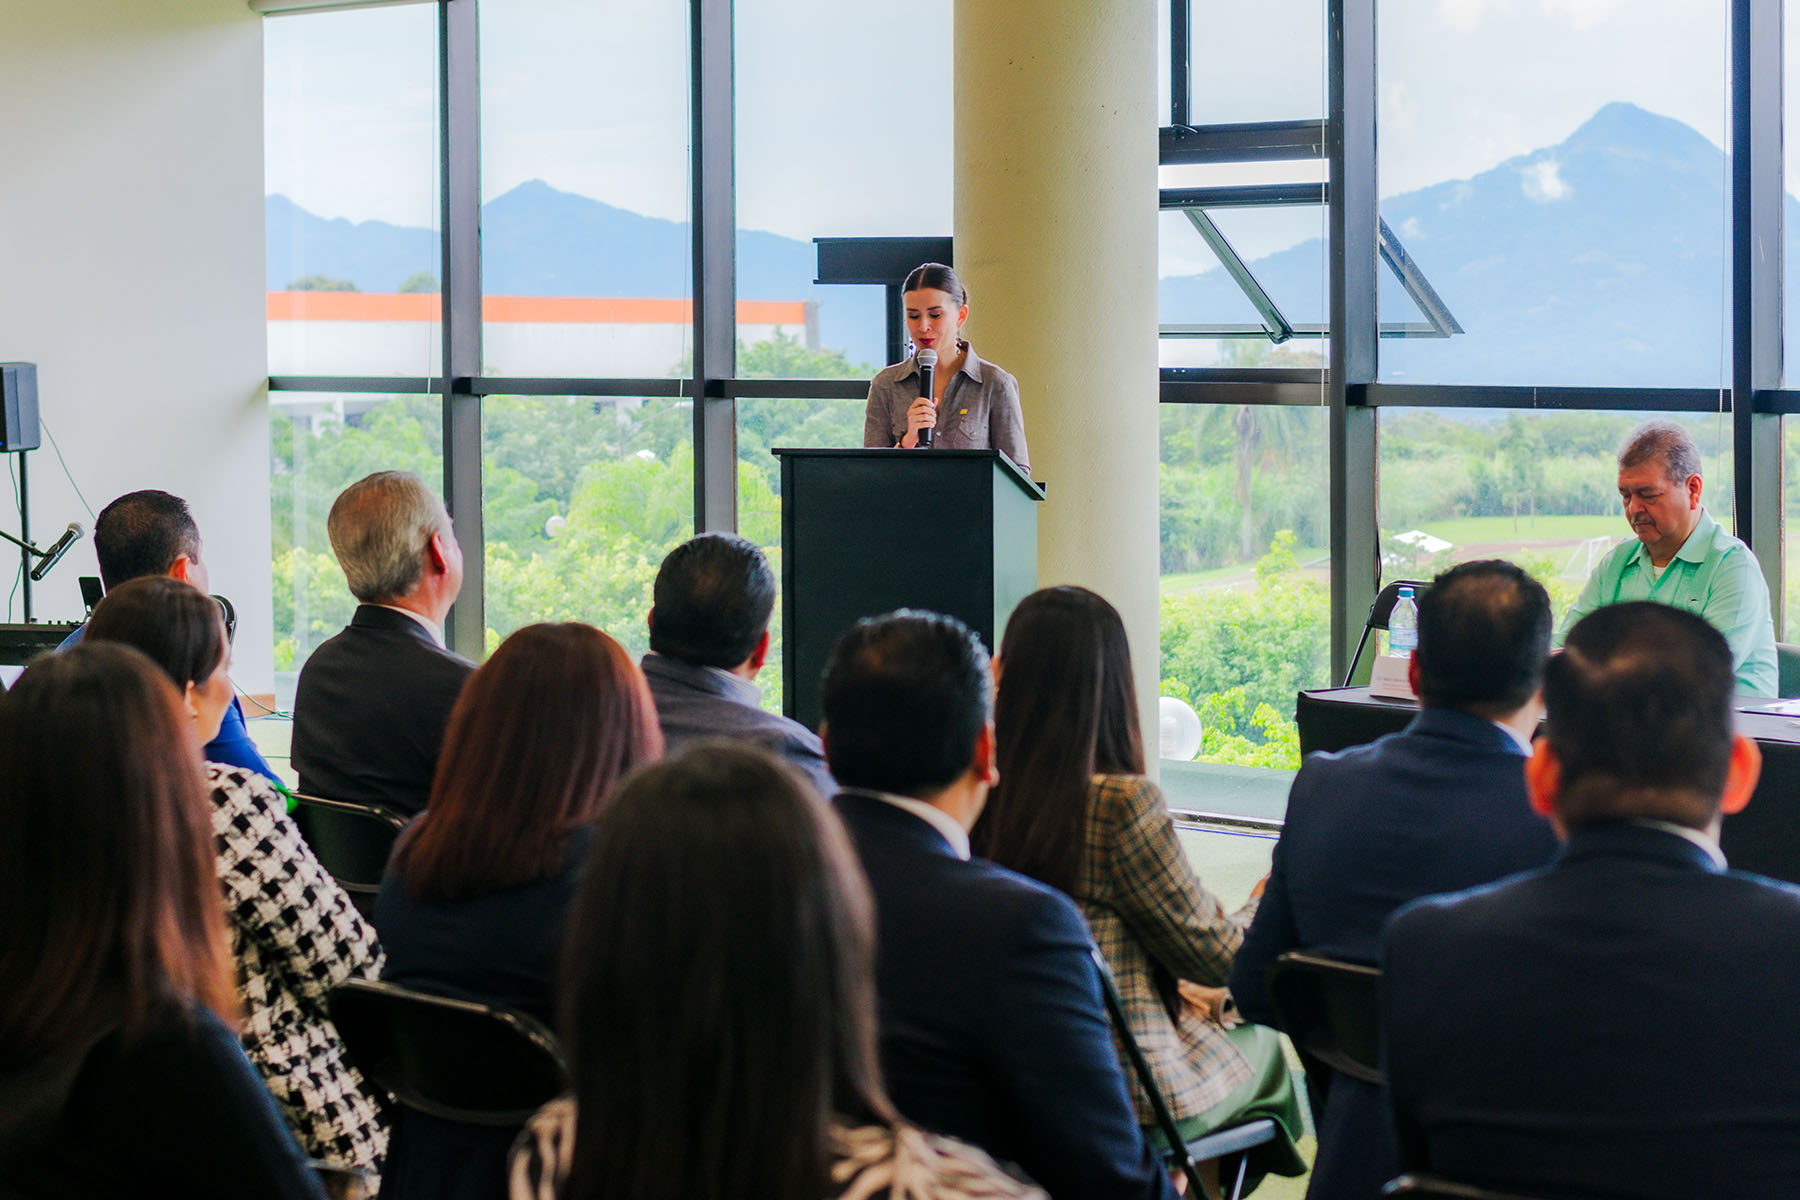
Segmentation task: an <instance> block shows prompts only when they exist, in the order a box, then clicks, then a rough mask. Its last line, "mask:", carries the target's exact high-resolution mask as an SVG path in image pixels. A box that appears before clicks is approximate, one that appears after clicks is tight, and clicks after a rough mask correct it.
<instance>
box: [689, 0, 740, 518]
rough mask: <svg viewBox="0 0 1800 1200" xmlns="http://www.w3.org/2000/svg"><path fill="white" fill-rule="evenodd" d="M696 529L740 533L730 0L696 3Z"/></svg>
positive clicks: (693, 60) (691, 9)
mask: <svg viewBox="0 0 1800 1200" xmlns="http://www.w3.org/2000/svg"><path fill="white" fill-rule="evenodd" d="M689 12H690V14H691V18H692V45H691V47H690V54H691V57H690V60H689V61H690V62H691V63H692V71H693V78H692V89H693V98H692V118H693V188H694V191H693V234H694V375H693V380H692V384H693V391H692V394H693V398H694V528H695V529H696V530H702V531H703V530H708V529H724V530H735V529H736V528H737V404H736V402H735V401H734V400H733V399H732V398H731V397H730V396H728V395H725V394H724V392H723V389H722V387H720V386H718V385H720V384H721V383H722V381H725V380H729V379H731V378H732V377H733V376H735V375H736V374H737V248H736V247H737V231H736V220H737V196H736V187H737V183H736V177H735V174H734V168H733V148H732V142H733V139H734V138H735V136H736V130H735V129H734V128H733V122H732V112H733V98H732V44H731V39H732V26H731V0H693V2H692V3H691V4H690V5H689Z"/></svg>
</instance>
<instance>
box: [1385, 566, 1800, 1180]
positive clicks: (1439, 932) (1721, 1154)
mask: <svg viewBox="0 0 1800 1200" xmlns="http://www.w3.org/2000/svg"><path fill="white" fill-rule="evenodd" d="M1731 661H1732V659H1731V647H1730V645H1729V644H1728V643H1727V642H1726V640H1725V638H1724V637H1723V635H1721V634H1720V633H1719V632H1718V631H1717V630H1716V629H1714V628H1713V627H1712V626H1711V625H1709V624H1708V623H1707V622H1706V621H1705V620H1704V619H1702V618H1700V617H1698V616H1695V615H1693V614H1690V613H1685V612H1681V611H1679V610H1677V609H1674V608H1672V607H1669V606H1666V605H1662V604H1656V603H1651V602H1638V603H1631V604H1619V605H1613V606H1611V607H1608V608H1602V609H1599V610H1597V611H1596V612H1594V613H1593V614H1591V615H1589V616H1587V617H1585V618H1583V619H1582V620H1581V621H1580V622H1578V623H1577V624H1576V625H1575V627H1574V629H1572V630H1571V631H1570V633H1569V636H1568V639H1567V641H1566V642H1565V643H1564V650H1563V653H1562V654H1560V655H1558V656H1557V657H1556V658H1554V659H1552V660H1551V662H1550V665H1549V668H1548V670H1547V672H1546V675H1545V680H1544V699H1545V705H1546V707H1547V709H1548V720H1547V722H1546V725H1545V736H1544V737H1543V738H1542V739H1541V740H1539V742H1538V743H1537V746H1536V748H1535V750H1534V752H1533V754H1532V757H1531V760H1530V762H1529V763H1528V764H1527V766H1526V768H1525V774H1526V784H1527V787H1528V788H1529V789H1530V793H1531V800H1532V804H1533V805H1534V806H1535V807H1536V808H1537V810H1538V811H1539V812H1541V813H1543V814H1544V815H1546V816H1547V817H1549V818H1551V820H1552V821H1554V822H1555V824H1556V827H1557V829H1558V831H1559V832H1560V833H1561V834H1562V835H1563V836H1564V838H1565V844H1564V846H1563V850H1562V853H1561V855H1560V856H1559V857H1558V858H1557V859H1556V861H1555V862H1554V863H1553V864H1552V865H1550V866H1548V867H1545V868H1542V869H1540V870H1538V871H1534V872H1530V873H1528V874H1525V875H1521V876H1517V877H1515V878H1513V879H1509V880H1503V881H1501V882H1500V883H1496V884H1491V885H1489V886H1487V887H1483V888H1477V889H1473V890H1470V891H1466V892H1462V893H1460V894H1457V895H1453V896H1436V897H1428V898H1425V899H1422V900H1419V901H1416V902H1414V903H1413V904H1411V905H1409V906H1408V907H1406V908H1404V909H1402V910H1401V911H1400V912H1398V913H1396V914H1395V915H1394V918H1393V920H1392V921H1391V922H1390V923H1389V925H1388V930H1387V936H1386V947H1385V954H1384V957H1383V961H1382V967H1383V972H1384V975H1383V979H1382V1008H1383V1012H1382V1028H1383V1033H1384V1035H1385V1037H1386V1055H1387V1074H1388V1085H1389V1090H1390V1093H1391V1096H1392V1099H1393V1105H1394V1114H1395V1122H1396V1128H1397V1130H1398V1133H1399V1137H1400V1149H1401V1158H1402V1162H1403V1165H1405V1166H1407V1167H1408V1168H1410V1169H1417V1170H1429V1171H1431V1172H1432V1173H1434V1174H1439V1175H1444V1176H1448V1177H1450V1178H1453V1179H1456V1180H1458V1181H1462V1182H1467V1183H1471V1184H1475V1185H1479V1186H1483V1187H1489V1188H1494V1189H1498V1190H1501V1191H1508V1192H1514V1191H1516V1192H1523V1193H1525V1194H1527V1195H1532V1196H1543V1197H1553V1198H1554V1197H1568V1198H1573V1197H1582V1198H1584V1200H1603V1198H1607V1197H1634V1198H1644V1200H1657V1198H1660V1197H1667V1198H1669V1200H1674V1198H1676V1197H1682V1198H1687V1197H1693V1196H1733V1197H1776V1196H1794V1195H1800V1041H1797V1040H1796V1039H1795V1037H1794V1014H1795V1013H1796V1012H1800V888H1795V887H1793V886H1792V885H1790V884H1785V883H1776V882H1775V881H1773V880H1769V879H1763V878H1760V877H1758V876H1754V875H1748V874H1744V873H1742V872H1737V871H1731V870H1728V869H1727V868H1726V866H1725V861H1724V856H1723V855H1722V854H1720V852H1719V846H1718V835H1719V823H1720V820H1721V815H1722V813H1732V812H1737V811H1739V810H1740V809H1742V808H1743V807H1744V805H1745V804H1747V803H1748V802H1749V800H1750V794H1751V791H1752V790H1753V789H1754V788H1755V786H1756V777H1757V772H1758V770H1759V768H1760V766H1761V755H1760V754H1759V752H1758V750H1757V747H1756V744H1755V743H1754V742H1752V741H1750V740H1749V739H1748V738H1745V737H1743V736H1742V735H1735V734H1734V733H1733V731H1732V719H1733V712H1732V705H1731V695H1732V689H1733V686H1734V684H1733V679H1732V666H1731Z"/></svg>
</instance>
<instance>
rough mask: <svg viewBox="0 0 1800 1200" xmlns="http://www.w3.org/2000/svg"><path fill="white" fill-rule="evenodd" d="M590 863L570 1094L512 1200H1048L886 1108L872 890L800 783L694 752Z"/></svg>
mask: <svg viewBox="0 0 1800 1200" xmlns="http://www.w3.org/2000/svg"><path fill="white" fill-rule="evenodd" d="M594 843H595V844H594V852H593V855H592V858H591V859H590V861H589V870H588V872H587V875H586V877H585V879H584V881H583V883H582V885H581V891H580V893H579V894H578V897H577V899H576V902H575V910H574V912H573V914H572V915H571V918H570V931H569V938H568V945H567V949H566V951H565V954H564V962H565V963H566V964H567V967H568V975H567V978H566V979H565V980H564V987H563V989H562V1031H563V1040H564V1045H565V1046H567V1048H568V1051H569V1062H570V1066H571V1073H572V1075H573V1077H574V1085H575V1094H574V1096H573V1097H565V1098H563V1099H561V1100H557V1101H554V1102H552V1103H551V1104H549V1105H547V1106H545V1108H544V1109H543V1110H542V1111H541V1112H539V1113H538V1115H537V1116H536V1117H534V1118H533V1119H532V1122H531V1125H530V1127H529V1129H528V1130H527V1133H526V1136H525V1137H523V1138H521V1139H520V1143H519V1151H518V1153H517V1155H516V1157H515V1160H514V1161H515V1168H514V1171H513V1175H512V1197H513V1200H538V1197H546V1196H556V1197H559V1198H560V1200H602V1198H603V1197H619V1196H629V1197H631V1198H632V1200H690V1198H691V1197H699V1196H705V1197H711V1198H713V1200H775V1198H782V1197H794V1198H796V1200H798V1198H802V1197H803V1198H805V1200H826V1198H829V1197H837V1198H849V1197H854V1198H864V1197H890V1196H891V1197H894V1198H895V1200H900V1198H902V1197H906V1198H911V1200H976V1198H978V1197H983V1198H992V1200H1026V1198H1027V1197H1036V1198H1037V1200H1043V1193H1042V1192H1039V1191H1038V1190H1037V1189H1035V1188H1031V1187H1027V1186H1025V1185H1023V1184H1021V1183H1019V1182H1017V1181H1016V1180H1014V1179H1011V1178H1009V1177H1008V1176H1006V1175H1004V1174H1002V1173H1001V1171H1000V1169H999V1168H998V1167H996V1166H995V1165H994V1163H993V1161H992V1160H991V1159H989V1158H988V1157H987V1156H986V1155H985V1154H982V1153H981V1152H980V1151H979V1150H976V1149H974V1148H973V1147H970V1146H965V1145H963V1144H961V1143H959V1142H954V1141H951V1140H950V1139H948V1138H942V1137H936V1136H933V1135H929V1134H925V1133H922V1132H920V1131H919V1130H918V1129H916V1128H914V1127H912V1126H910V1125H908V1124H906V1123H905V1122H904V1121H902V1120H901V1119H900V1117H899V1115H898V1114H897V1113H895V1111H894V1108H893V1105H892V1104H891V1103H890V1102H889V1101H888V1098H887V1096H886V1094H885V1092H884V1090H883V1088H882V1084H881V1072H880V1070H879V1068H878V1067H877V1065H876V1052H875V987H874V940H875V937H874V930H873V928H872V923H871V920H870V899H869V888H868V884H866V883H865V882H864V881H863V878H862V873H861V871H860V870H858V869H857V866H856V855H855V853H854V852H853V851H852V850H851V849H850V843H849V840H848V839H847V838H846V837H845V836H844V830H843V826H842V825H841V824H840V823H839V821H838V820H837V818H836V817H834V816H832V814H831V813H830V811H829V810H827V809H826V808H825V807H824V805H822V804H820V803H819V800H818V797H817V796H816V795H815V794H814V793H813V790H812V789H811V788H810V787H808V786H807V784H806V783H805V781H804V779H803V777H802V776H801V775H800V774H799V773H798V772H797V771H794V770H793V769H791V768H789V767H786V766H784V765H782V764H781V763H780V762H779V761H777V760H776V759H775V758H773V757H771V756H770V755H768V754H766V753H764V752H763V751H761V750H757V749H752V748H750V747H745V746H737V745H732V744H728V743H723V742H715V743H713V744H711V745H701V746H696V747H693V748H691V749H689V750H688V751H687V752H686V753H684V754H681V755H678V756H677V757H675V758H673V759H671V760H669V761H668V762H665V763H660V764H657V765H655V766H652V767H648V768H646V769H645V770H643V771H639V772H638V773H636V774H635V775H633V776H632V777H631V779H630V780H629V781H628V782H627V783H625V784H624V785H623V786H622V787H621V788H620V789H619V795H618V798H617V799H616V800H615V801H614V802H613V803H612V804H611V805H610V806H608V808H607V810H606V812H604V813H602V814H601V816H600V819H599V820H598V821H597V822H595V831H594ZM671 947H680V948H681V952H679V953H671V952H670V948H671Z"/></svg>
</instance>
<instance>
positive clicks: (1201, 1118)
mask: <svg viewBox="0 0 1800 1200" xmlns="http://www.w3.org/2000/svg"><path fill="white" fill-rule="evenodd" d="M1225 1036H1226V1037H1228V1038H1229V1039H1231V1044H1232V1045H1233V1046H1236V1047H1237V1050H1238V1053H1239V1054H1242V1055H1243V1056H1244V1058H1245V1059H1247V1060H1248V1061H1249V1063H1250V1078H1248V1079H1246V1080H1244V1082H1242V1083H1240V1084H1238V1085H1237V1086H1236V1087H1235V1088H1233V1089H1231V1091H1230V1093H1229V1094H1227V1095H1226V1097H1225V1099H1223V1100H1221V1101H1220V1102H1219V1103H1218V1104H1215V1105H1214V1106H1213V1107H1211V1108H1209V1109H1207V1110H1206V1111H1205V1112H1203V1113H1200V1114H1198V1115H1197V1116H1192V1117H1187V1118H1185V1119H1182V1120H1179V1121H1176V1122H1175V1128H1176V1129H1178V1130H1180V1131H1181V1137H1182V1140H1183V1141H1186V1142H1191V1141H1193V1140H1194V1139H1195V1138H1198V1137H1203V1136H1205V1135H1206V1134H1209V1133H1211V1132H1212V1131H1213V1130H1215V1129H1224V1128H1226V1127H1227V1126H1231V1125H1242V1124H1244V1123H1245V1122H1246V1121H1254V1120H1257V1119H1259V1118H1261V1117H1268V1118H1269V1119H1271V1120H1272V1121H1274V1122H1275V1140H1274V1141H1272V1142H1265V1143H1264V1144H1263V1145H1261V1146H1257V1147H1256V1148H1254V1149H1253V1150H1251V1151H1250V1154H1249V1165H1248V1169H1247V1172H1246V1174H1245V1177H1244V1191H1245V1193H1246V1194H1247V1193H1248V1192H1249V1191H1250V1190H1251V1189H1252V1188H1254V1187H1255V1186H1256V1185H1257V1184H1258V1183H1260V1182H1262V1178H1263V1176H1265V1175H1304V1174H1305V1173H1306V1166H1307V1164H1306V1160H1305V1159H1304V1158H1301V1157H1300V1151H1299V1148H1298V1147H1297V1146H1296V1145H1295V1143H1296V1142H1298V1141H1299V1140H1300V1138H1301V1136H1302V1135H1303V1134H1304V1133H1305V1131H1306V1115H1305V1113H1304V1112H1303V1111H1302V1109H1301V1107H1300V1105H1301V1103H1302V1101H1301V1099H1300V1093H1299V1090H1298V1089H1297V1088H1295V1087H1294V1076H1293V1072H1291V1071H1290V1070H1289V1069H1288V1064H1287V1056H1286V1055H1284V1054H1283V1053H1282V1052H1281V1035H1280V1034H1278V1033H1276V1032H1275V1031H1274V1030H1273V1029H1270V1028H1268V1027H1267V1026H1265V1025H1252V1024H1250V1022H1248V1021H1246V1022H1244V1023H1243V1024H1241V1025H1239V1026H1238V1027H1237V1028H1236V1029H1229V1030H1226V1033H1225ZM1144 1132H1145V1134H1146V1135H1147V1136H1148V1137H1149V1139H1150V1144H1151V1145H1152V1146H1154V1147H1155V1148H1156V1150H1157V1152H1158V1153H1162V1154H1166V1153H1168V1150H1169V1140H1168V1139H1167V1138H1165V1137H1164V1136H1163V1132H1162V1130H1161V1129H1159V1128H1157V1127H1156V1126H1154V1125H1152V1126H1150V1127H1149V1128H1147V1129H1146V1130H1145V1131H1144Z"/></svg>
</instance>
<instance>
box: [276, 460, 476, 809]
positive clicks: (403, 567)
mask: <svg viewBox="0 0 1800 1200" xmlns="http://www.w3.org/2000/svg"><path fill="white" fill-rule="evenodd" d="M326 532H327V533H328V534H329V535H330V537H331V549H332V551H333V552H334V553H335V554H336V555H337V560H338V565H339V566H341V567H342V568H343V569H344V578H345V579H346V580H348V581H349V584H350V593H351V595H353V596H355V597H356V599H357V600H358V601H359V603H358V605H357V608H356V612H355V613H354V614H352V615H351V617H350V624H349V626H348V627H347V628H346V629H345V630H344V631H343V632H342V633H340V634H337V635H336V636H334V637H332V638H330V639H329V640H327V641H325V642H324V643H322V644H321V645H320V646H319V647H318V648H317V649H315V650H314V651H313V652H312V655H311V657H309V658H308V659H307V660H306V665H305V666H303V667H301V668H300V681H299V683H298V685H297V686H296V688H295V691H294V747H293V759H294V770H296V771H297V772H299V775H300V790H301V791H302V792H305V793H307V794H308V795H313V796H326V797H329V798H330V799H333V800H353V801H356V802H358V803H361V804H382V805H386V806H387V807H388V808H392V809H396V810H398V811H399V812H402V813H416V812H418V811H419V810H420V809H421V808H424V807H425V797H426V795H427V794H428V793H429V792H430V791H431V775H432V772H433V771H434V770H435V769H436V767H437V760H438V752H439V750H440V749H441V748H442V746H443V744H444V726H445V724H446V723H447V722H448V721H449V719H450V709H451V706H453V705H454V704H455V703H456V697H457V695H458V693H460V692H461V691H462V686H463V683H464V681H465V680H467V679H468V677H469V672H470V671H472V670H474V667H473V666H472V665H471V664H470V663H469V662H468V660H467V659H464V658H463V657H461V656H460V655H457V654H453V653H451V652H450V651H449V650H447V649H446V648H445V647H444V617H445V616H446V615H447V614H448V613H449V612H450V606H451V604H453V603H455V601H456V594H457V592H459V591H461V590H462V581H463V560H462V549H461V548H460V547H459V546H458V545H457V541H456V534H455V532H454V531H453V530H452V529H451V527H450V514H449V513H447V512H445V511H444V506H443V504H441V503H440V502H439V501H438V498H437V497H436V496H434V495H432V493H431V490H430V489H429V488H427V487H426V486H425V481H424V480H422V479H420V478H419V477H418V476H417V475H414V474H413V473H412V472H410V471H378V472H376V473H375V474H373V475H370V476H368V477H367V478H366V479H361V480H359V481H357V482H356V483H353V484H351V485H350V486H349V487H347V488H345V489H344V491H343V493H342V494H341V495H340V496H338V498H337V500H336V502H335V503H333V504H332V506H331V515H330V517H329V518H328V519H327V521H326Z"/></svg>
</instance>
